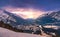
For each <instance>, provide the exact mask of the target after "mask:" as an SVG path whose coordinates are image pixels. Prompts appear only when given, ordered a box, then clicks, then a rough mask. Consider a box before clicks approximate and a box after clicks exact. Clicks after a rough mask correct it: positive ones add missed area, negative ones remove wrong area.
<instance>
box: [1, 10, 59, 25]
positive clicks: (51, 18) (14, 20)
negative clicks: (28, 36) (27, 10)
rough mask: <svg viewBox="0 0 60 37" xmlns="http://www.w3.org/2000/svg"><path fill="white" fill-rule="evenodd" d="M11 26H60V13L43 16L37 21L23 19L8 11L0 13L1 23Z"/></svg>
mask: <svg viewBox="0 0 60 37" xmlns="http://www.w3.org/2000/svg"><path fill="white" fill-rule="evenodd" d="M1 20H2V21H4V23H8V24H11V25H12V26H17V25H34V24H36V25H51V24H54V25H60V11H58V12H52V13H47V14H43V16H42V17H38V18H37V19H30V18H29V19H23V18H22V17H20V16H18V15H16V14H13V13H11V12H8V11H6V10H2V11H0V21H1Z"/></svg>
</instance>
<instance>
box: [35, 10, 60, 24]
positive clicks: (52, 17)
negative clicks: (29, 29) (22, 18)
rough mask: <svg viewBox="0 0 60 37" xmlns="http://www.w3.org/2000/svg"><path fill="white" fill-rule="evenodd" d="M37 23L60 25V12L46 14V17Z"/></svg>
mask: <svg viewBox="0 0 60 37" xmlns="http://www.w3.org/2000/svg"><path fill="white" fill-rule="evenodd" d="M35 21H36V23H37V24H39V25H46V24H47V25H48V24H49V25H52V24H53V25H60V11H57V12H51V13H47V14H44V16H42V17H38V18H37V19H36V20H35Z"/></svg>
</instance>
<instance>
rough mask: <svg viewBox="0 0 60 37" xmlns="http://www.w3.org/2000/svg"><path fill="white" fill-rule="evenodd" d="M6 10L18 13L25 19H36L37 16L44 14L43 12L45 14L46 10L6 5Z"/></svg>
mask: <svg viewBox="0 0 60 37" xmlns="http://www.w3.org/2000/svg"><path fill="white" fill-rule="evenodd" d="M5 10H6V11H9V12H11V13H14V14H17V15H19V16H20V17H22V18H24V19H28V18H32V19H36V18H37V17H39V16H42V14H45V12H44V11H42V10H35V9H31V8H29V9H26V8H6V7H5Z"/></svg>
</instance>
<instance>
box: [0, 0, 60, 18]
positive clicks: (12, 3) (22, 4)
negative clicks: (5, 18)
mask: <svg viewBox="0 0 60 37" xmlns="http://www.w3.org/2000/svg"><path fill="white" fill-rule="evenodd" d="M0 8H1V9H5V10H7V11H10V12H12V13H17V14H19V15H20V14H22V13H23V14H22V15H24V16H25V15H26V16H25V17H24V16H22V15H20V16H22V17H24V18H29V17H30V18H34V17H35V15H36V17H37V16H39V14H40V15H41V14H43V13H46V12H48V11H56V10H60V0H0ZM36 13H37V14H36ZM34 14H35V15H34ZM28 15H31V16H28ZM36 17H35V18H36Z"/></svg>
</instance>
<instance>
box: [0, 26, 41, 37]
mask: <svg viewBox="0 0 60 37" xmlns="http://www.w3.org/2000/svg"><path fill="white" fill-rule="evenodd" d="M0 37H42V36H40V35H34V34H28V33H18V32H14V31H11V30H8V29H5V28H1V27H0Z"/></svg>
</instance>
